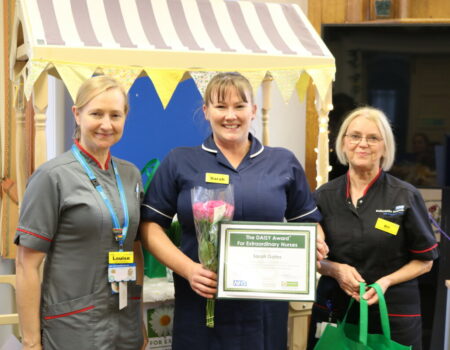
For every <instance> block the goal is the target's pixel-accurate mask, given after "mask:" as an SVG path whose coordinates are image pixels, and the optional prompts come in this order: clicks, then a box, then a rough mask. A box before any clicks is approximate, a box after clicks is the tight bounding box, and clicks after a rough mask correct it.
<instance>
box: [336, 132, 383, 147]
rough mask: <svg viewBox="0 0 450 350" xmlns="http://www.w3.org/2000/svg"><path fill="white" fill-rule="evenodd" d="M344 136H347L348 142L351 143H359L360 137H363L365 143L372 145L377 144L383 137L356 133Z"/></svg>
mask: <svg viewBox="0 0 450 350" xmlns="http://www.w3.org/2000/svg"><path fill="white" fill-rule="evenodd" d="M345 136H347V137H348V138H349V140H350V143H351V144H352V145H357V144H359V143H360V142H361V141H362V139H365V140H366V142H367V144H369V145H371V146H374V145H378V142H380V141H383V139H382V138H381V137H377V136H373V135H371V136H361V135H358V134H346V135H345Z"/></svg>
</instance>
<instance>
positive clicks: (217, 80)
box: [204, 72, 254, 107]
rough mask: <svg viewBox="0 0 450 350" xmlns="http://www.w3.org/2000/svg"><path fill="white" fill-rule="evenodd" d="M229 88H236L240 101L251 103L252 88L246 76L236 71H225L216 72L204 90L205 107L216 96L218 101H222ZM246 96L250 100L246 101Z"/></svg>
mask: <svg viewBox="0 0 450 350" xmlns="http://www.w3.org/2000/svg"><path fill="white" fill-rule="evenodd" d="M230 88H234V89H236V91H237V93H238V95H239V97H240V98H241V100H242V101H244V102H248V103H251V104H253V101H254V99H253V88H252V85H251V84H250V82H249V81H248V79H247V78H246V77H244V76H243V75H242V74H240V73H237V72H226V73H219V74H216V75H215V76H214V77H213V78H212V79H211V80H210V81H209V83H208V86H207V87H206V90H205V96H204V101H205V105H206V107H208V106H209V105H210V103H212V102H214V101H213V98H214V97H216V96H217V98H218V101H224V100H225V98H226V95H227V94H228V93H229V91H230ZM247 96H248V97H250V101H247Z"/></svg>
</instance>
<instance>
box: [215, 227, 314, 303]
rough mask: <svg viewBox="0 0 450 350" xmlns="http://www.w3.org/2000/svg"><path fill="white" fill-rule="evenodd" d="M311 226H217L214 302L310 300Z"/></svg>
mask: <svg viewBox="0 0 450 350" xmlns="http://www.w3.org/2000/svg"><path fill="white" fill-rule="evenodd" d="M316 234H317V224H315V223H267V222H238V221H231V222H223V223H221V224H220V236H219V267H218V293H217V297H218V298H232V299H266V300H289V301H313V300H314V299H315V291H316Z"/></svg>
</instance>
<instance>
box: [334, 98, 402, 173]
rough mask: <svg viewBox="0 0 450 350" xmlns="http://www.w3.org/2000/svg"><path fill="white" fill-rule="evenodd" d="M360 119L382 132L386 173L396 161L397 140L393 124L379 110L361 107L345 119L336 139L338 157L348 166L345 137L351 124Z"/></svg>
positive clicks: (383, 161)
mask: <svg viewBox="0 0 450 350" xmlns="http://www.w3.org/2000/svg"><path fill="white" fill-rule="evenodd" d="M358 117H364V118H366V119H367V120H370V121H372V122H374V123H375V125H376V126H377V127H378V130H380V133H381V137H382V138H383V140H384V154H383V156H382V157H381V162H380V166H381V168H382V169H383V170H384V171H388V170H389V169H390V168H391V167H392V164H394V160H395V140H394V134H393V132H392V128H391V124H390V123H389V120H388V118H387V117H386V115H385V114H384V113H383V112H382V111H381V110H379V109H377V108H374V107H360V108H357V109H355V110H353V111H352V112H350V114H349V115H348V116H347V117H346V118H345V119H344V121H343V122H342V125H341V127H340V129H339V133H338V136H337V138H336V145H335V147H336V155H337V157H338V159H339V161H340V162H341V164H343V165H347V164H348V160H347V157H346V155H345V152H344V151H343V147H342V146H343V143H344V137H345V134H346V133H347V129H348V126H349V125H350V123H351V122H352V121H353V120H355V119H356V118H358Z"/></svg>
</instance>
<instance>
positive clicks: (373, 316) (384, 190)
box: [308, 107, 438, 350]
mask: <svg viewBox="0 0 450 350" xmlns="http://www.w3.org/2000/svg"><path fill="white" fill-rule="evenodd" d="M336 153H337V156H338V158H339V160H340V162H341V163H342V164H348V166H349V170H348V172H347V174H345V175H342V176H341V177H338V178H337V179H335V180H333V181H331V182H329V183H327V184H325V185H323V186H322V187H320V188H319V189H318V190H317V192H316V200H317V204H318V207H319V209H320V211H321V212H322V215H323V220H322V222H321V224H322V227H323V229H324V231H325V235H326V242H327V244H328V246H329V248H330V254H329V256H328V259H327V260H325V261H323V262H322V264H321V268H320V273H321V274H322V277H321V278H320V281H319V284H318V291H317V303H316V304H315V305H314V307H313V315H312V322H311V328H310V334H309V341H308V348H309V349H312V348H313V346H314V344H315V343H316V342H317V337H316V328H317V324H318V323H320V322H329V321H330V320H332V321H333V322H335V321H337V320H341V319H342V317H343V315H344V313H345V311H346V308H347V306H348V303H349V300H350V298H351V297H353V298H355V299H357V300H358V299H359V282H362V281H364V282H366V283H367V284H370V283H374V282H377V283H378V284H379V285H380V286H381V288H382V290H383V292H384V293H385V298H386V301H387V304H388V311H389V319H390V324H391V332H392V339H393V340H395V341H397V342H399V343H401V344H405V345H412V346H413V349H414V350H419V349H421V348H422V346H421V341H422V339H421V335H422V334H421V315H420V296H419V288H418V284H417V277H418V276H420V275H422V274H424V273H426V272H428V271H430V269H431V267H432V264H433V262H432V261H433V260H434V259H436V258H437V256H438V252H437V244H436V241H435V237H434V234H433V231H432V229H431V226H430V224H429V221H428V215H427V209H426V207H425V204H424V202H423V199H422V197H421V196H420V194H419V192H418V191H417V189H416V188H414V187H413V186H411V185H410V184H408V183H406V182H403V181H401V180H399V179H397V178H395V177H393V176H391V175H389V174H387V173H385V171H387V170H389V169H390V167H391V166H392V163H393V161H394V156H395V141H394V136H393V133H392V129H391V127H390V125H389V122H388V120H387V118H386V116H385V115H384V114H383V112H381V111H380V110H378V109H375V108H371V107H363V108H358V109H356V110H354V111H353V112H351V113H350V114H349V115H348V117H347V118H346V119H345V120H344V122H343V123H342V126H341V128H340V130H339V134H338V136H337V139H336ZM364 298H365V299H366V300H367V301H368V304H369V305H373V304H376V303H377V301H378V297H377V294H376V293H375V291H374V290H373V289H372V288H370V289H368V290H367V291H366V293H365V295H364ZM358 314H359V311H358V306H356V307H353V309H352V310H351V312H350V315H349V321H350V322H352V321H353V322H357V319H358V317H359V315H358ZM379 319H380V318H379V314H378V306H377V305H375V306H371V307H370V308H369V326H370V327H372V329H370V330H369V331H370V332H376V333H378V332H380V333H381V331H380V321H379Z"/></svg>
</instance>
